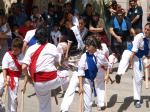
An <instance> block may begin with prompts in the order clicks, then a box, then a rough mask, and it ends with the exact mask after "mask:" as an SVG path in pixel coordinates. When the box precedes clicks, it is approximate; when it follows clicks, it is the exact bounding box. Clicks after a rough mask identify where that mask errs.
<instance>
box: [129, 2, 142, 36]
mask: <svg viewBox="0 0 150 112" xmlns="http://www.w3.org/2000/svg"><path fill="white" fill-rule="evenodd" d="M129 5H130V9H129V10H128V14H127V16H128V18H129V19H130V21H131V23H132V27H133V28H134V30H135V32H136V33H137V34H138V33H140V32H142V16H143V10H142V7H141V6H138V4H137V0H130V1H129Z"/></svg>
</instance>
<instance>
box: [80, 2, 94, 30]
mask: <svg viewBox="0 0 150 112" xmlns="http://www.w3.org/2000/svg"><path fill="white" fill-rule="evenodd" d="M92 15H93V6H92V4H90V3H88V4H87V5H86V8H85V11H84V12H83V14H82V15H81V16H82V17H84V18H85V21H86V23H85V26H86V27H87V28H89V23H90V21H91V19H92Z"/></svg>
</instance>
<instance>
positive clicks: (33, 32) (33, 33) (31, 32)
mask: <svg viewBox="0 0 150 112" xmlns="http://www.w3.org/2000/svg"><path fill="white" fill-rule="evenodd" d="M35 32H36V29H33V30H29V31H27V33H26V35H25V38H24V41H25V42H27V43H29V42H30V40H31V39H32V37H33V36H34V35H35Z"/></svg>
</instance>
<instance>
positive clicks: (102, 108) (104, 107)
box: [97, 106, 106, 111]
mask: <svg viewBox="0 0 150 112" xmlns="http://www.w3.org/2000/svg"><path fill="white" fill-rule="evenodd" d="M105 109H106V106H103V107H98V108H97V110H98V111H101V110H105Z"/></svg>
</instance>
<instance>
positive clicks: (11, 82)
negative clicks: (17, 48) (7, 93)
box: [7, 51, 22, 90]
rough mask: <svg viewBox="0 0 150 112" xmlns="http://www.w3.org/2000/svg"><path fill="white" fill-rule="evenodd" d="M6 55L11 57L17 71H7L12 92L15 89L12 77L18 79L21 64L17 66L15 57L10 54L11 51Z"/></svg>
mask: <svg viewBox="0 0 150 112" xmlns="http://www.w3.org/2000/svg"><path fill="white" fill-rule="evenodd" d="M8 53H9V55H10V56H11V58H12V59H13V61H14V63H15V66H16V67H17V69H18V70H19V71H13V70H10V69H9V68H8V69H7V71H8V74H9V76H10V88H11V89H12V90H13V89H14V88H15V81H14V77H20V75H21V73H22V69H21V64H19V62H18V59H17V57H16V56H14V55H13V54H12V51H8Z"/></svg>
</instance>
